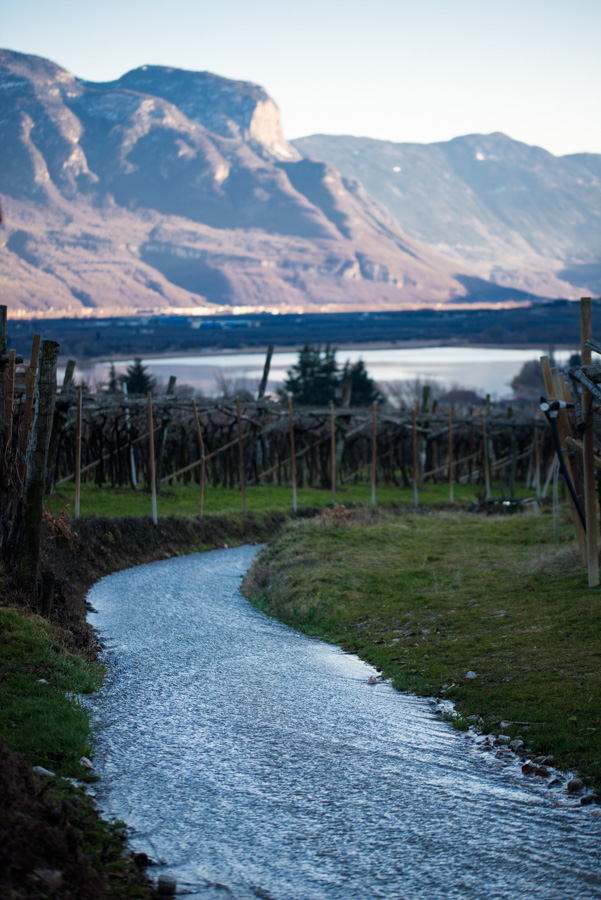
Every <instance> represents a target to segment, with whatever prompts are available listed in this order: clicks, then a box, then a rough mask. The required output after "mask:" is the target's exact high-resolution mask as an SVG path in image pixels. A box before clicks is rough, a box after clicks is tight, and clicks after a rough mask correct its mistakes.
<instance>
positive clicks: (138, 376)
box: [121, 357, 155, 394]
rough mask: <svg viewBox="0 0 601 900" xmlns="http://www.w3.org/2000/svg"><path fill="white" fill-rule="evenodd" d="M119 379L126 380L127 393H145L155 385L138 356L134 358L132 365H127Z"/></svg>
mask: <svg viewBox="0 0 601 900" xmlns="http://www.w3.org/2000/svg"><path fill="white" fill-rule="evenodd" d="M121 381H122V382H123V381H126V382H127V392H128V394H147V393H148V391H152V390H154V386H155V381H154V378H153V377H152V376H151V375H149V373H148V367H147V366H145V365H143V364H142V360H141V359H140V358H139V357H136V358H135V359H134V361H133V365H131V366H128V367H127V369H126V370H125V375H122V376H121Z"/></svg>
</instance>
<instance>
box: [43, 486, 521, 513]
mask: <svg viewBox="0 0 601 900" xmlns="http://www.w3.org/2000/svg"><path fill="white" fill-rule="evenodd" d="M501 487H502V486H501V484H500V483H499V484H496V485H493V496H495V497H501V493H502V490H501ZM482 492H483V488H482V485H478V484H456V485H454V488H453V498H454V504H455V505H457V506H460V507H461V506H467V505H468V504H470V503H473V502H474V501H475V500H476V499H477V496H478V494H481V493H482ZM516 496H517V497H526V496H532V491H526V490H525V489H524V487H523V485H522V486H520V485H518V486H517V489H516ZM297 499H298V505H299V507H316V506H323V507H325V506H328V505H331V503H332V492H331V490H330V489H329V488H328V489H321V490H320V489H318V488H299V490H298V492H297ZM376 499H377V502H378V504H379V505H382V506H410V505H411V504H412V503H413V488H411V487H409V488H402V487H378V489H377V492H376ZM336 500H337V502H338V503H341V504H344V505H348V504H352V503H358V504H365V505H369V503H370V500H371V488H370V485H369V484H367V483H358V484H349V485H343V486H342V487H339V488H338V489H337V491H336ZM419 503H420V506H440V505H443V506H444V505H449V486H448V484H426V485H423V486H422V487H421V488H420V491H419ZM66 505H69V506H70V508H71V509H73V507H74V487H73V483H72V482H69V483H67V484H64V485H60V486H59V487H57V488H55V489H54V491H53V494H52V496H51V497H50V499H49V500H48V508H49V509H50V510H51V511H52V512H53V513H54V515H58V514H59V513H60V512H61V510H62V509H63V508H64V507H65V506H66ZM291 507H292V489H291V487H290V486H289V485H273V484H262V485H251V486H250V487H248V488H247V490H246V508H247V510H248V511H249V512H254V513H261V512H267V511H270V510H271V511H273V510H278V511H290V509H291ZM240 508H241V495H240V490H239V488H224V487H213V486H212V485H207V486H206V487H205V496H204V512H205V515H209V516H211V515H219V514H221V513H233V512H239V511H240ZM158 510H159V515H160V516H196V515H197V514H198V485H195V484H190V485H188V486H186V487H184V486H182V485H179V484H177V485H175V486H174V487H164V488H162V489H161V491H160V492H159V496H158ZM150 512H151V501H150V495H149V493H148V492H147V491H144V490H143V489H138V490H135V491H134V490H132V489H131V488H111V487H109V486H105V487H97V486H96V485H95V484H84V485H82V490H81V516H82V518H87V517H89V516H104V517H106V518H121V517H123V516H148V515H150Z"/></svg>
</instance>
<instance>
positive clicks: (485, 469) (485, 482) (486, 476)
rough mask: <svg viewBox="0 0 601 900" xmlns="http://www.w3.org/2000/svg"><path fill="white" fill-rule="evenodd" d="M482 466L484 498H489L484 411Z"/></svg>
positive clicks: (483, 415)
mask: <svg viewBox="0 0 601 900" xmlns="http://www.w3.org/2000/svg"><path fill="white" fill-rule="evenodd" d="M482 468H483V469H484V499H485V500H490V466H489V462H488V435H487V433H486V413H485V412H483V413H482Z"/></svg>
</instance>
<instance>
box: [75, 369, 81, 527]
mask: <svg viewBox="0 0 601 900" xmlns="http://www.w3.org/2000/svg"><path fill="white" fill-rule="evenodd" d="M81 394H82V391H81V385H80V384H79V385H78V386H77V408H76V419H75V509H74V516H75V518H76V519H79V501H80V496H81Z"/></svg>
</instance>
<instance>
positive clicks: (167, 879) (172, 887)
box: [157, 875, 177, 897]
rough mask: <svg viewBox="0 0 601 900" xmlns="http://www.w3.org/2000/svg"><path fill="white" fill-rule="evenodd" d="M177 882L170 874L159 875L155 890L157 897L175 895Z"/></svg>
mask: <svg viewBox="0 0 601 900" xmlns="http://www.w3.org/2000/svg"><path fill="white" fill-rule="evenodd" d="M176 888H177V882H176V880H175V878H173V877H172V876H171V875H159V881H158V884H157V891H158V895H159V897H175V891H176Z"/></svg>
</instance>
